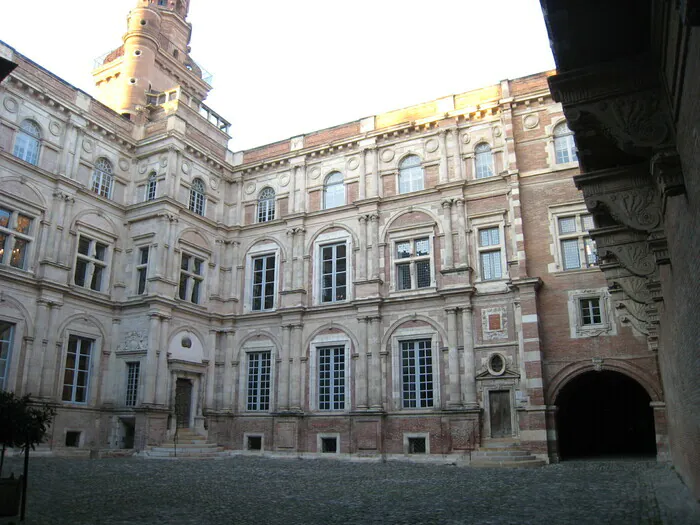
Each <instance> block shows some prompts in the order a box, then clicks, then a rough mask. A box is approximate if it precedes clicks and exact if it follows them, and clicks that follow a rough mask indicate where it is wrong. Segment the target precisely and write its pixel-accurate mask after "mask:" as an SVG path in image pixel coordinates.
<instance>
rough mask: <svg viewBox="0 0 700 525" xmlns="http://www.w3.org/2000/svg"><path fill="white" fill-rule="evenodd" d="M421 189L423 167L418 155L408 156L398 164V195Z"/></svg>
mask: <svg viewBox="0 0 700 525" xmlns="http://www.w3.org/2000/svg"><path fill="white" fill-rule="evenodd" d="M422 189H423V167H422V166H421V164H420V157H418V155H409V156H408V157H406V158H404V159H403V160H402V161H401V163H400V164H399V193H410V192H412V191H418V190H422Z"/></svg>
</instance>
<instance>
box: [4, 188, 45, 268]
mask: <svg viewBox="0 0 700 525" xmlns="http://www.w3.org/2000/svg"><path fill="white" fill-rule="evenodd" d="M8 202H9V204H6V203H8ZM0 208H3V209H5V210H7V211H9V212H10V220H11V221H12V220H15V221H16V217H17V215H18V214H20V215H24V216H25V217H29V218H30V219H31V220H32V226H31V231H30V234H23V233H18V232H16V231H15V230H13V229H12V227H11V226H12V222H10V226H8V227H7V228H6V229H4V230H3V233H4V234H5V235H6V236H7V237H8V238H7V239H6V240H5V243H6V248H7V247H8V246H9V249H6V252H7V253H6V255H5V257H6V259H7V263H5V264H2V265H0V267H2V268H13V269H15V270H20V271H23V272H33V271H34V264H33V263H34V253H35V249H36V242H35V241H36V239H37V236H38V233H39V230H40V226H41V220H42V213H41V210H39V209H38V208H37V207H36V206H34V205H32V204H30V203H28V202H25V201H24V200H21V199H18V198H16V197H14V196H13V197H12V201H10V197H9V195H8V196H7V197H5V196H4V195H2V196H0ZM15 235H17V236H18V237H19V238H21V239H25V240H27V241H28V242H27V245H26V252H25V254H24V268H16V267H14V266H10V257H11V255H12V254H11V251H12V246H11V245H10V238H14V236H15Z"/></svg>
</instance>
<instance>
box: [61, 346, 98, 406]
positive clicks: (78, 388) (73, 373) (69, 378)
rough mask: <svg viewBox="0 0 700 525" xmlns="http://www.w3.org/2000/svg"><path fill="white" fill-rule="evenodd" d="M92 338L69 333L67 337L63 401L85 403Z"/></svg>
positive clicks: (88, 382)
mask: <svg viewBox="0 0 700 525" xmlns="http://www.w3.org/2000/svg"><path fill="white" fill-rule="evenodd" d="M93 343H94V341H93V340H92V339H87V338H85V337H78V336H75V335H71V336H70V337H69V338H68V352H67V353H66V366H65V369H64V373H63V395H62V397H61V399H63V401H69V402H71V403H86V402H87V394H88V385H89V384H90V356H91V354H92V344H93Z"/></svg>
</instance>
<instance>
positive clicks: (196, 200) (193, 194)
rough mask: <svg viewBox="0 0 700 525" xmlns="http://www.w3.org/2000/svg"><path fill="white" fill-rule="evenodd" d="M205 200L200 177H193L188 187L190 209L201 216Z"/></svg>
mask: <svg viewBox="0 0 700 525" xmlns="http://www.w3.org/2000/svg"><path fill="white" fill-rule="evenodd" d="M205 201H206V198H205V194H204V182H202V179H194V180H193V181H192V186H191V187H190V206H189V208H190V211H192V212H194V213H196V214H197V215H202V216H203V215H204V204H205Z"/></svg>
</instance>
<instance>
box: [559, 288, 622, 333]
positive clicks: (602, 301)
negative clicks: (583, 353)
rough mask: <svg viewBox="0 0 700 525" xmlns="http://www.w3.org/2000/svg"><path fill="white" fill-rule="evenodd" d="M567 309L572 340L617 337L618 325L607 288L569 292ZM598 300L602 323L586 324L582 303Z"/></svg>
mask: <svg viewBox="0 0 700 525" xmlns="http://www.w3.org/2000/svg"><path fill="white" fill-rule="evenodd" d="M567 294H568V302H567V308H568V313H569V329H570V330H569V331H570V333H569V335H570V337H571V338H572V339H580V338H584V337H598V336H606V335H610V336H612V335H617V323H616V322H615V319H614V317H613V309H612V300H611V297H610V291H609V290H608V288H607V287H601V288H587V289H579V290H569V291H568V292H567ZM591 299H597V300H598V304H599V307H600V322H599V323H591V324H584V323H583V315H582V311H581V301H587V300H591Z"/></svg>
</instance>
